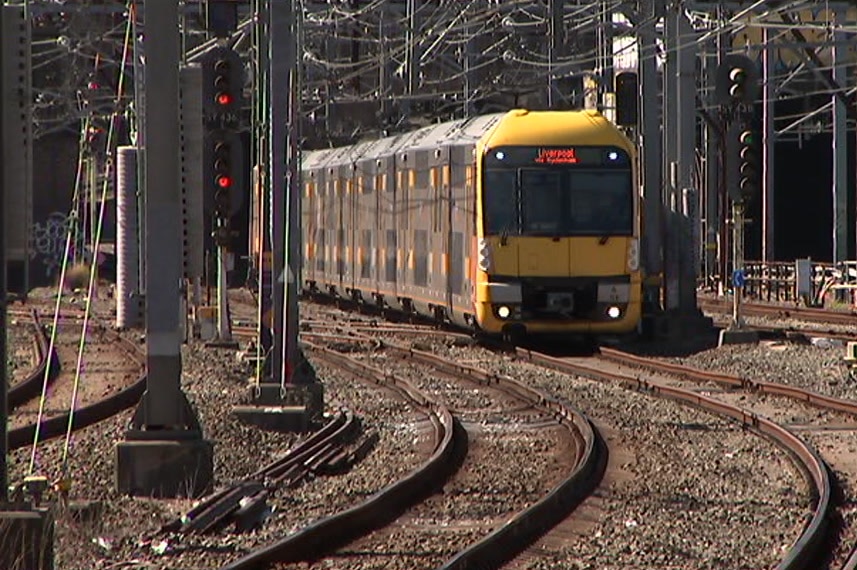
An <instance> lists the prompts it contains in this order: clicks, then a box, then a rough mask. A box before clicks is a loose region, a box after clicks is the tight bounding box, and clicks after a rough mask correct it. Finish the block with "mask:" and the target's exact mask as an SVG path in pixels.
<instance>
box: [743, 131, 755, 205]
mask: <svg viewBox="0 0 857 570" xmlns="http://www.w3.org/2000/svg"><path fill="white" fill-rule="evenodd" d="M738 141H739V142H740V143H741V150H740V156H741V166H740V168H739V172H740V173H741V178H740V182H739V184H738V187H739V188H740V189H741V196H742V197H743V198H744V200H749V199H751V198H752V197H753V196H755V195H756V194H757V193H758V191H759V144H758V135H757V133H756V132H755V131H754V130H752V129H745V130H744V131H743V132H742V133H741V135H740V137H739V139H738Z"/></svg>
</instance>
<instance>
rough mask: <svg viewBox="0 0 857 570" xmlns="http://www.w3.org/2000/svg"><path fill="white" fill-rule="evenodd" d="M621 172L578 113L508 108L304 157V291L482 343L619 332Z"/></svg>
mask: <svg viewBox="0 0 857 570" xmlns="http://www.w3.org/2000/svg"><path fill="white" fill-rule="evenodd" d="M634 164H635V161H634V149H633V147H632V145H631V143H630V141H628V139H627V138H625V137H624V136H623V135H622V133H621V132H620V131H619V130H618V129H616V127H615V126H613V125H612V124H611V123H610V122H609V121H607V120H606V119H605V118H604V117H602V116H601V115H600V114H598V113H596V112H591V111H576V112H572V111H533V112H530V111H526V110H513V111H510V112H508V113H504V114H495V115H485V116H481V117H475V118H472V119H466V120H460V121H453V122H449V123H442V124H438V125H432V126H429V127H424V128H423V129H420V130H418V131H415V132H412V133H408V134H405V135H398V136H396V137H387V138H384V139H379V140H375V141H370V142H365V143H360V144H357V145H352V146H349V147H344V148H338V149H327V150H322V151H313V152H309V153H306V154H305V155H304V157H303V164H302V174H303V187H304V195H303V203H302V204H303V205H302V211H303V219H302V227H303V238H304V244H305V249H304V264H303V272H302V280H303V283H304V288H305V289H306V290H308V291H322V292H324V293H327V294H331V295H334V296H340V297H345V298H349V299H352V300H354V301H356V302H358V303H366V304H372V305H376V306H379V307H381V308H392V309H395V310H400V311H405V312H415V313H420V314H423V315H425V316H429V317H433V318H437V319H441V320H445V321H450V322H454V323H457V324H460V325H462V326H467V327H472V328H475V329H478V330H481V331H483V332H485V333H488V334H515V335H523V334H530V335H533V334H535V335H540V334H560V335H562V334H584V335H600V334H613V333H624V332H630V331H633V330H634V329H635V327H636V326H637V324H638V322H639V320H640V311H641V308H640V307H641V293H640V289H641V287H640V286H641V274H640V270H639V231H640V224H639V214H638V213H639V204H638V196H639V192H638V191H637V188H636V182H635V181H636V179H637V177H636V173H635V171H634Z"/></svg>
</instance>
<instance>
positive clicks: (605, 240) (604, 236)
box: [598, 234, 610, 245]
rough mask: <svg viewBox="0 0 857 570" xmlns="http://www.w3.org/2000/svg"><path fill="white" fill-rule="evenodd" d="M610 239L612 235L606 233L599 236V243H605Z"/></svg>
mask: <svg viewBox="0 0 857 570" xmlns="http://www.w3.org/2000/svg"><path fill="white" fill-rule="evenodd" d="M609 239H610V236H609V235H608V234H605V235H603V236H601V237H599V238H598V245H604V244H605V243H607V240H609Z"/></svg>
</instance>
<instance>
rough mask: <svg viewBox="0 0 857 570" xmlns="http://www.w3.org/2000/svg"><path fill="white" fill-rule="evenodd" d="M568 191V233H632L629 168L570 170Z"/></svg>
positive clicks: (632, 206) (632, 207) (632, 218)
mask: <svg viewBox="0 0 857 570" xmlns="http://www.w3.org/2000/svg"><path fill="white" fill-rule="evenodd" d="M568 191H569V197H570V200H569V204H568V207H569V214H570V217H571V219H570V224H571V230H572V232H574V233H578V234H580V233H590V234H605V235H607V234H610V235H617V234H618V235H630V234H631V233H633V229H634V222H633V220H634V204H633V194H632V190H631V173H630V172H629V171H613V172H604V171H601V172H599V171H578V172H573V173H572V174H571V176H570V180H569V186H568Z"/></svg>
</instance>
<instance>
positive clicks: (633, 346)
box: [606, 328, 720, 357]
mask: <svg viewBox="0 0 857 570" xmlns="http://www.w3.org/2000/svg"><path fill="white" fill-rule="evenodd" d="M719 340H720V329H718V328H712V329H711V330H710V331H708V332H705V333H700V334H696V335H693V336H688V337H678V338H659V339H643V338H639V337H635V338H633V339H629V340H627V341H623V342H618V343H611V344H609V345H606V346H610V347H611V348H615V349H617V350H622V351H625V352H629V353H631V354H636V355H638V356H656V357H670V356H672V357H686V356H691V355H693V354H696V353H699V352H705V351H706V350H711V349H713V348H717V344H718V341H719Z"/></svg>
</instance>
